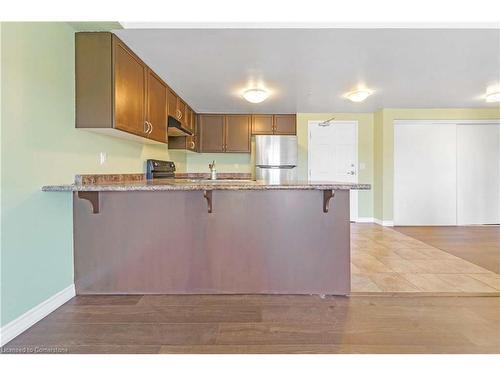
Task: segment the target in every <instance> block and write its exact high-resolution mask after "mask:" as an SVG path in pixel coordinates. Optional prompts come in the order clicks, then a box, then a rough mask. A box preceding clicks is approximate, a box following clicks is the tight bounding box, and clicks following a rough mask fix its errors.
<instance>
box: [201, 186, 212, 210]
mask: <svg viewBox="0 0 500 375" xmlns="http://www.w3.org/2000/svg"><path fill="white" fill-rule="evenodd" d="M203 197H204V198H205V199H206V200H207V206H208V213H209V214H211V213H212V190H205V192H204V193H203Z"/></svg>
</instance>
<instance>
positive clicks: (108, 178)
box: [75, 173, 146, 185]
mask: <svg viewBox="0 0 500 375" xmlns="http://www.w3.org/2000/svg"><path fill="white" fill-rule="evenodd" d="M145 180H146V175H145V174H144V173H122V174H77V175H76V176H75V184H78V185H93V184H107V183H110V182H111V183H117V182H130V181H145Z"/></svg>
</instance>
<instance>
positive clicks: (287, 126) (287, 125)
mask: <svg viewBox="0 0 500 375" xmlns="http://www.w3.org/2000/svg"><path fill="white" fill-rule="evenodd" d="M273 117H274V134H282V135H295V134H297V129H296V121H297V120H296V117H295V115H274V116H273Z"/></svg>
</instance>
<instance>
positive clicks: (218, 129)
mask: <svg viewBox="0 0 500 375" xmlns="http://www.w3.org/2000/svg"><path fill="white" fill-rule="evenodd" d="M198 126H199V136H200V151H201V152H224V116H223V115H200V117H199V124H198Z"/></svg>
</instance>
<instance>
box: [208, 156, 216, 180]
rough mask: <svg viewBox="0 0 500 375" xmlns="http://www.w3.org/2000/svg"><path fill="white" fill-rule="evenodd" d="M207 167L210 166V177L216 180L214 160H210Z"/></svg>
mask: <svg viewBox="0 0 500 375" xmlns="http://www.w3.org/2000/svg"><path fill="white" fill-rule="evenodd" d="M208 168H210V179H212V180H217V170H216V169H215V160H214V161H212V163H211V164H208Z"/></svg>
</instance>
